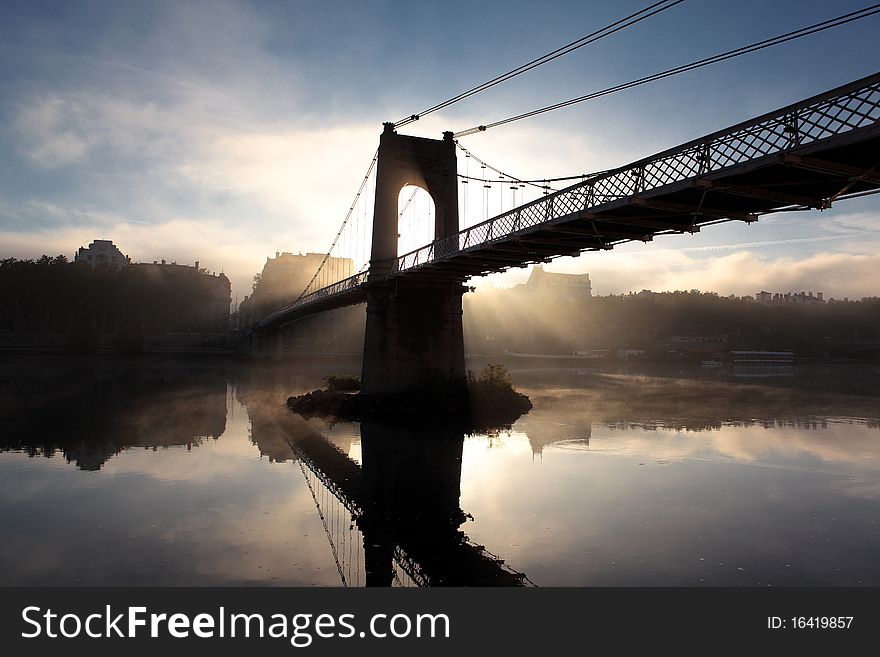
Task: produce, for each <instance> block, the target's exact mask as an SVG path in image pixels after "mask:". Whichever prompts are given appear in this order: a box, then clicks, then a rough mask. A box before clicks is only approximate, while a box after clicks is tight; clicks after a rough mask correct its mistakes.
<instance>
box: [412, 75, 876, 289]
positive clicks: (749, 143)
mask: <svg viewBox="0 0 880 657" xmlns="http://www.w3.org/2000/svg"><path fill="white" fill-rule="evenodd" d="M878 121H880V73H878V74H875V75H872V76H870V77H867V78H864V79H862V80H858V81H856V82H853V83H851V84H849V85H846V86H844V87H840V88H838V89H834V90H832V91H829V92H827V93H825V94H822V95H820V96H816V97H813V98H810V99H807V100H805V101H802V102H801V103H798V104H795V105H791V106H789V107H786V108H784V109H782V110H779V111H777V112H774V113H771V114H766V115H764V116H760V117H758V118H755V119H752V120H750V121H747V122H745V123H741V124H739V125H736V126H733V127H732V128H728V129H727V130H723V131H720V132H716V133H714V134H711V135H708V136H706V137H703V138H700V139H697V140H694V141H692V142H689V143H687V144H683V145H682V146H678V147H676V148H674V149H671V150H668V151H665V152H663V153H660V154H658V155H655V156H653V157H650V158H647V159H645V160H641V161H639V162H636V163H634V164H631V165H628V166H625V167H622V168H619V169H615V170H613V171H609V172H607V173H604V174H602V175H598V176H594V177H592V178H589V179H587V180H586V181H584V182H580V183H577V184H576V185H573V186H571V187H568V188H566V189H563V190H561V191H559V192H556V193H553V194H550V195H548V196H545V197H543V198H541V199H538V200H537V201H533V202H532V203H529V204H527V205H524V206H521V207H519V208H515V209H514V210H511V211H509V212H506V213H504V214H501V215H498V216H496V217H493V218H491V219H488V220H487V221H484V222H482V223H480V224H476V225H474V226H471V227H470V228H467V229H465V230H462V231H460V232H458V233H457V234H455V235H452V236H450V237H447V238H444V239H441V240H437V241H435V242H432V243H431V244H428V245H426V246H423V247H421V248H419V249H416V250H415V251H411V252H410V253H407V254H405V255H403V256H400V258H398V263H397V264H398V266H397V271H398V272H402V271H405V270H407V269H412V268H413V267H418V266H420V265H424V264H426V263H429V262H432V261H434V260H438V259H441V258H445V257H448V256H450V255H453V254H455V253H457V252H459V251H464V250H466V249H472V248H475V247H479V246H480V245H483V244H487V243H490V242H493V241H495V240H500V239H506V238H507V237H508V236H509V235H511V234H512V233H517V232H518V231H521V230H524V229H527V228H532V227H535V226H538V225H540V224H543V223H547V222H552V221H553V220H557V219H560V218H562V217H566V216H570V215H573V214H575V213H578V212H583V211H590V210H594V209H598V208H599V207H600V206H602V205H603V204H605V203H609V202H612V201H616V200H619V199H623V198H627V197H630V196H635V195H638V194H641V193H644V192H648V191H653V190H656V189H659V188H661V187H664V186H665V185H670V184H673V183H677V182H681V181H684V180H687V179H690V178H696V177H699V176H704V175H707V174H710V173H714V172H717V171H720V170H722V169H725V168H728V167H732V166H734V165H738V164H743V163H746V162H750V161H753V160H756V159H758V158H762V157H766V156H768V155H776V154H779V153H782V152H785V151H788V150H791V149H794V148H797V147H800V146H804V145H806V144H810V143H813V142H817V141H820V140H822V139H826V138H828V137H833V136H836V135H840V134H843V133H846V132H850V131H852V130H856V129H858V128H863V127H866V126H870V125H873V124H876V123H877V122H878Z"/></svg>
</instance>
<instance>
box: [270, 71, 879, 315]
mask: <svg viewBox="0 0 880 657" xmlns="http://www.w3.org/2000/svg"><path fill="white" fill-rule="evenodd" d="M878 189H880V73H878V74H875V75H872V76H869V77H867V78H863V79H861V80H857V81H855V82H853V83H851V84H849V85H845V86H843V87H839V88H837V89H834V90H831V91H829V92H826V93H824V94H821V95H819V96H815V97H813V98H810V99H807V100H804V101H802V102H800V103H797V104H795V105H791V106H788V107H786V108H783V109H781V110H778V111H776V112H772V113H769V114H765V115H763V116H760V117H757V118H755V119H751V120H749V121H746V122H744V123H741V124H739V125H736V126H733V127H731V128H728V129H726V130H722V131H719V132H716V133H713V134H711V135H707V136H705V137H702V138H700V139H696V140H694V141H691V142H688V143H686V144H683V145H681V146H678V147H675V148H672V149H669V150H667V151H664V152H662V153H659V154H657V155H654V156H652V157H649V158H646V159H644V160H640V161H638V162H635V163H633V164H630V165H627V166H625V167H621V168H619V169H615V170H613V171H609V172H607V173H604V174H602V175H599V176H596V177H593V178H589V179H587V180H585V181H583V182H581V183H578V184H576V185H573V186H571V187H568V188H566V189H563V190H561V191H559V192H556V193H553V194H550V195H547V196H545V197H543V198H541V199H539V200H537V201H534V202H532V203H529V204H526V205H524V206H521V207H519V208H516V209H514V210H511V211H510V212H506V213H504V214H501V215H499V216H497V217H493V218H491V219H489V220H488V221H485V222H483V223H480V224H477V225H475V226H472V227H470V228H467V229H465V230H462V231H460V232H459V233H458V234H456V235H453V236H451V237H448V238H445V239H442V240H438V241H435V242H432V243H431V244H428V245H426V246H424V247H422V248H420V249H417V250H415V251H412V252H411V253H407V254H406V255H403V256H401V257H400V258H399V259H398V263H397V268H396V270H395V271H393V272H392V273H391V274H390V275H389V278H391V279H394V278H397V277H406V278H407V279H410V280H424V281H447V282H448V281H464V280H467V279H468V278H470V277H472V276H480V275H484V274H489V273H495V272H500V271H504V270H506V269H508V268H510V267H523V266H526V265H528V264H530V263H538V262H546V261H548V260H550V259H552V258H555V257H559V256H577V255H579V254H580V253H582V252H585V251H598V250H604V249H611V248H613V247H614V246H615V245H618V244H622V243H625V242H631V241H646V242H647V241H651V240H652V239H653V238H654V237H655V236H657V235H666V234H680V233H693V232H697V231H699V230H700V228H701V227H703V226H706V225H711V224H715V223H719V222H724V221H746V222H752V221H756V220H757V218H758V217H759V216H760V215H762V214H767V213H770V212H779V211H786V210H795V209H819V210H822V209H827V208H829V207H831V204H832V203H833V202H834V201H836V200H838V199H843V198H848V197H852V196H854V195H859V194H864V193H870V192H874V191H877V190H878ZM366 285H367V277H366V274H360V275H358V276H354V277H352V278H350V279H345V280H344V281H340V282H339V283H336V284H334V285H333V286H330V287H329V288H325V289H324V290H319V291H318V292H316V293H314V294H312V295H309V296H308V297H303V298H302V299H300V300H298V301H297V302H295V303H294V304H291V305H290V306H288V307H286V308H284V309H282V310H280V311H277V312H276V313H274V314H273V315H271V316H269V317H267V318H266V320H264V323H263V324H261V326H264V325H265V326H273V325H279V324H283V323H287V322H290V321H295V320H296V319H299V318H301V317H303V316H305V315H309V314H312V313H314V312H321V311H323V310H327V309H329V308H336V307H341V306H344V305H350V304H352V303H359V302H361V301H364V300H365V299H366V291H365V288H366Z"/></svg>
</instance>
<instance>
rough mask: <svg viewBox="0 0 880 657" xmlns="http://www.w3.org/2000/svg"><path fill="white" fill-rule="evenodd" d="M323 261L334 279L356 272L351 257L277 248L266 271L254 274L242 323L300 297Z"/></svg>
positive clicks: (248, 322)
mask: <svg viewBox="0 0 880 657" xmlns="http://www.w3.org/2000/svg"><path fill="white" fill-rule="evenodd" d="M325 258H326V262H324V260H325ZM322 262H324V271H325V272H327V273H328V274H329V278H330V280H331V281H334V282H335V281H340V280H342V279H343V278H348V277H349V276H353V275H354V274H355V271H354V261H353V260H352V259H351V258H335V257H328V256H326V255H325V254H323V253H306V254H305V255H303V254H302V253H300V254H293V253H289V252H287V251H284V252H278V251H276V252H275V257H274V258H266V264H265V265H263V271H261V272H260V273H259V274H258V275H257V276H255V277H254V289H253V292H252V293H251V295H250V296H248V297H246V298H245V300H244V301H242V302H241V307H240V317H241V320H240V321H241V325H242V326H248V325H250V324H252V323H254V322H255V321H259V320H260V319H261V318H262V317H264V316H265V315H267V314H269V313H270V312H272V311H274V310H277V309H279V308H281V307H283V306H285V305H286V304H288V303H291V302H293V301H295V300H296V299H298V298H299V296H300V295H301V294H302V293H303V291H304V290H305V289H306V287H307V286H308V285H309V283H310V282H311V280H312V277H313V276H314V275H315V272H316V271H317V270H318V267H320V266H321V263H322Z"/></svg>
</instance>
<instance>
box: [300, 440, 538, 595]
mask: <svg viewBox="0 0 880 657" xmlns="http://www.w3.org/2000/svg"><path fill="white" fill-rule="evenodd" d="M289 443H290V446H291V448H292V449H293V451H294V453H295V454H296V456H297V458H298V460H299V464H300V467H301V469H302V472H303V476H304V477H305V479H306V482H307V484H308V486H309V489H310V491H311V494H312V498H313V500H314V502H315V505H316V508H317V511H318V514H319V515H320V517H321V521H322V523H323V525H324V530H325V532H326V534H327V539H328V541H329V543H330V547H331V550H332V552H333V558H334V560H335V562H336V567H337V570H338V572H339V577H340V580H341V582H342V584H343V585H344V586H360V585H366V586H530V585H532V582H531V581H530V580H529V579H528V577H526V576H525V575H524V574H523V573H519V572H516V571H515V570H513V569H511V568H510V567H508V566H507V565H506V564H505V563H504V561H503V560H501V559H500V558H498V557H496V556H495V555H493V554H491V553H490V552H489V551H488V550H486V548H485V547H483V546H481V545H476V544H474V543H473V542H471V541H470V540H469V539H468V538H467V536H466V535H465V533H464V532H463V531H461V525H462V524H463V523H464V521H465V520H466V519H467V517H468V516H467V514H466V513H465V512H464V511H462V509H461V508H460V507H459V498H460V494H461V457H462V448H463V445H464V435H463V433H462V432H461V431H456V430H454V429H448V428H444V427H429V428H419V429H415V428H409V427H402V426H393V427H392V426H385V425H380V424H375V423H363V424H361V454H362V465H359V464H358V463H357V462H355V461H354V460H353V459H352V458H350V457H349V456H348V455H346V454H344V453H343V452H342V451H341V450H340V449H339V448H338V447H336V446H335V445H334V444H333V443H331V442H330V441H329V440H327V438H325V437H324V436H322V435H320V434H317V433H313V434H310V435H307V436H304V437H296V438H291V439H290V440H289Z"/></svg>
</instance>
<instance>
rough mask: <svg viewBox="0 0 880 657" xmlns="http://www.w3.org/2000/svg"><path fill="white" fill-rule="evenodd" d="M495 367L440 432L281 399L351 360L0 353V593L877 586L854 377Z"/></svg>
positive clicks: (871, 399) (868, 384) (878, 451)
mask: <svg viewBox="0 0 880 657" xmlns="http://www.w3.org/2000/svg"><path fill="white" fill-rule="evenodd" d="M468 366H469V367H472V368H473V369H475V370H478V369H479V367H480V366H481V363H478V362H476V361H471V362H469V364H468ZM508 366H509V367H510V369H511V371H512V373H513V379H514V383H515V385H516V386H517V387H518V389H520V390H521V391H522V392H525V393H526V394H528V395H529V397H530V398H531V400H532V403H533V405H534V408H533V409H532V411H531V412H529V413H528V414H527V415H524V416H522V417H521V418H520V419H519V420H517V421H516V422H515V423H514V424H513V425H512V426H510V427H499V428H498V429H497V430H493V431H490V432H488V433H478V434H473V435H463V434H460V433H459V434H455V433H449V432H448V431H445V430H444V429H442V428H438V427H435V426H430V425H429V424H427V423H426V424H425V426H416V427H412V426H409V427H400V426H397V427H388V426H382V425H376V424H364V425H363V426H362V425H360V424H358V423H336V424H330V423H328V422H326V421H322V420H317V419H312V420H305V419H303V418H301V417H299V416H297V415H293V414H291V413H290V412H289V411H288V410H287V408H286V406H285V403H284V402H285V400H286V398H287V397H288V396H290V395H295V394H302V393H303V392H306V391H309V390H312V389H314V388H316V387H319V386H320V385H321V382H322V379H323V377H325V376H327V375H329V374H345V373H351V372H356V371H357V369H358V360H357V359H343V358H338V359H329V360H318V359H306V358H299V359H294V360H290V361H284V362H282V363H275V364H266V363H247V362H233V361H227V360H219V359H218V360H208V359H189V360H186V359H181V360H174V361H171V360H162V359H150V358H140V359H131V360H126V359H122V358H91V359H85V358H83V359H80V358H61V357H27V358H24V357H9V356H5V357H4V358H3V360H2V361H0V381H2V383H0V392H2V395H0V400H2V401H0V419H2V425H0V426H2V427H3V428H2V430H0V536H2V540H0V585H7V586H8V585H39V586H43V585H124V584H133V585H183V586H190V585H199V586H211V585H296V586H342V585H346V586H364V585H392V586H414V585H443V584H457V585H467V584H471V585H492V586H501V585H505V586H506V585H530V584H535V585H538V586H593V585H601V586H628V585H648V586H650V585H657V586H708V585H722V586H766V585H771V586H786V585H794V586H800V585H819V586H838V585H841V586H857V585H870V586H876V585H878V584H880V563H878V560H877V559H876V554H878V552H880V526H878V521H877V518H880V484H878V482H880V477H878V475H880V408H878V406H877V403H876V399H877V396H878V392H880V390H878V386H880V377H878V376H877V375H878V371H877V368H876V366H870V365H864V366H857V365H852V366H842V367H841V366H838V367H836V368H832V367H826V368H823V367H821V366H818V365H815V366H809V367H801V366H797V367H795V368H790V369H789V371H784V370H776V371H770V372H769V374H781V376H766V374H768V372H764V373H763V374H765V376H761V377H756V376H754V374H755V373H754V372H753V373H748V372H747V373H745V374H751V375H749V376H741V375H742V374H744V373H742V372H739V373H737V372H734V371H733V370H732V369H729V368H724V369H722V370H707V369H705V368H700V367H699V366H684V365H683V366H678V365H676V366H661V365H655V366H651V367H649V366H647V365H643V366H641V367H640V368H639V369H636V368H634V367H629V368H627V367H623V366H614V367H606V368H603V369H587V368H560V367H554V366H553V364H552V363H549V364H548V363H546V362H541V361H525V360H520V361H511V362H509V363H508Z"/></svg>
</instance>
